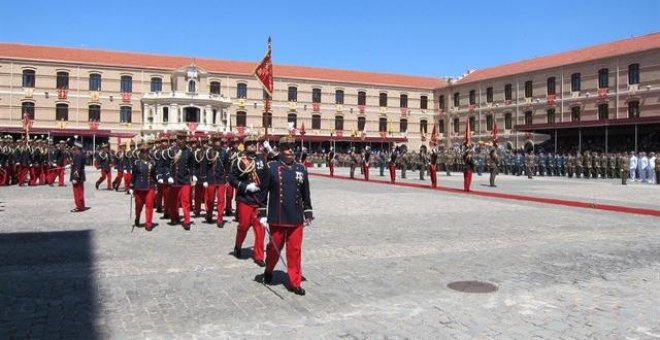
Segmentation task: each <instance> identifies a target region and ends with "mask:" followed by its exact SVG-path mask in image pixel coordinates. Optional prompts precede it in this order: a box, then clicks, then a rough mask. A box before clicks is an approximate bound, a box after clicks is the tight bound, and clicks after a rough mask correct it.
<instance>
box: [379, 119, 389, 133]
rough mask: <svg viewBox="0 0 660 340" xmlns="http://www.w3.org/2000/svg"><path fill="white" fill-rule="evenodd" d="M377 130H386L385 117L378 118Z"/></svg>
mask: <svg viewBox="0 0 660 340" xmlns="http://www.w3.org/2000/svg"><path fill="white" fill-rule="evenodd" d="M378 132H387V118H385V117H382V118H378Z"/></svg>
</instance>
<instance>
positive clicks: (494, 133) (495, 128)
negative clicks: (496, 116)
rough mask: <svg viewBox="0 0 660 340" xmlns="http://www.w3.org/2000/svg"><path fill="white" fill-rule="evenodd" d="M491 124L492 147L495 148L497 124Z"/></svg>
mask: <svg viewBox="0 0 660 340" xmlns="http://www.w3.org/2000/svg"><path fill="white" fill-rule="evenodd" d="M493 123H494V125H493V146H497V122H493Z"/></svg>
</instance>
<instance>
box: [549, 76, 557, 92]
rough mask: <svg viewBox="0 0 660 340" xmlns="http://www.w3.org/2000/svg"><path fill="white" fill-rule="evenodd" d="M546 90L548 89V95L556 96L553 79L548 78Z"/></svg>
mask: <svg viewBox="0 0 660 340" xmlns="http://www.w3.org/2000/svg"><path fill="white" fill-rule="evenodd" d="M547 89H548V95H554V94H556V81H555V77H550V78H548V85H547Z"/></svg>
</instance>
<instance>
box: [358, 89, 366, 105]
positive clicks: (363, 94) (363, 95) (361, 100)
mask: <svg viewBox="0 0 660 340" xmlns="http://www.w3.org/2000/svg"><path fill="white" fill-rule="evenodd" d="M358 105H367V93H366V92H364V91H360V92H358Z"/></svg>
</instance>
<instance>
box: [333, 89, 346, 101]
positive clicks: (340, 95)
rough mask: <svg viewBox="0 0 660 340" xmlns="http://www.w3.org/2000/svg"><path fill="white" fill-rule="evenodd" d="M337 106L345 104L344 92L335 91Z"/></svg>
mask: <svg viewBox="0 0 660 340" xmlns="http://www.w3.org/2000/svg"><path fill="white" fill-rule="evenodd" d="M335 104H344V90H337V91H335Z"/></svg>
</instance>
